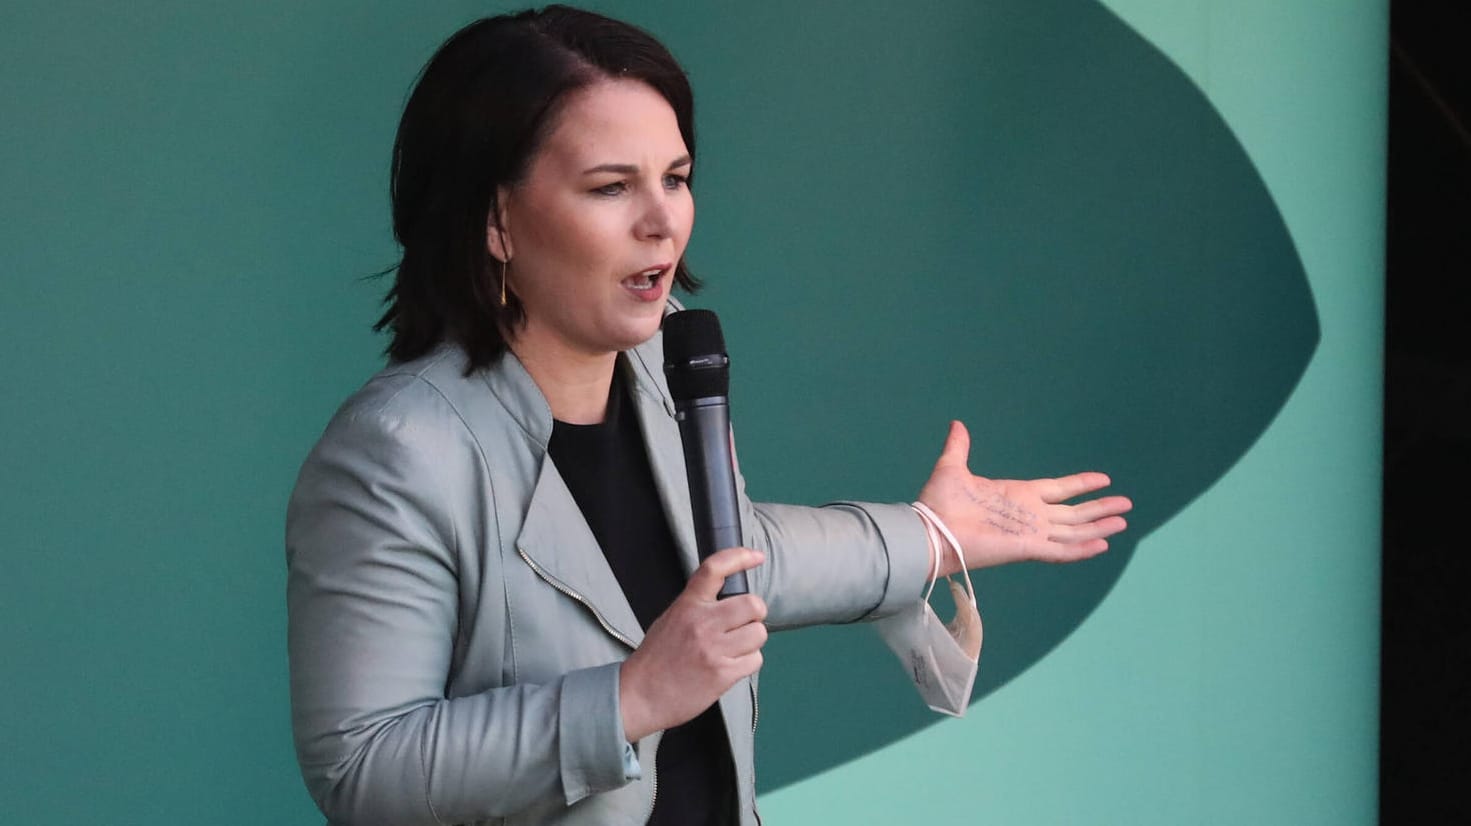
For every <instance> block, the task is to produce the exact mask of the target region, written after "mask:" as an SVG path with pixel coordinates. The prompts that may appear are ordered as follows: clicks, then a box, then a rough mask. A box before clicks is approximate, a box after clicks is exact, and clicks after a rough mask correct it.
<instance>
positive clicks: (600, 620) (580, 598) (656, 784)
mask: <svg viewBox="0 0 1471 826" xmlns="http://www.w3.org/2000/svg"><path fill="white" fill-rule="evenodd" d="M516 553H517V554H518V555H519V556H520V557H521V559H522V560H523V561H524V562H525V563H526V564H527V565H529V566H531V570H532V571H534V572H536V575H537V576H539V577H541V579H542V581H543V582H545V583H546V584H548V585H550V586H552V587H553V588H556V589H557V590H558V591H560V592H561V593H563V594H565V595H567V596H569V597H571V598H573V599H575V600H577V601H578V602H580V603H582V606H583V607H584V608H586V609H587V610H588V611H590V612H592V615H593V619H596V620H597V621H598V625H601V626H603V630H604V631H607V632H608V633H609V634H612V635H613V636H614V637H615V638H617V640H618V641H619V642H621V643H623V644H624V645H626V646H628V647H629V648H638V646H637V645H634V643H633V640H631V639H629V638H628V637H626V636H624V635H623V634H621V633H619V631H618V629H616V628H614V627H613V626H611V625H609V624H608V621H607V620H605V619H603V615H602V614H601V613H599V612H598V609H596V608H594V607H593V605H592V603H591V602H588V601H587V598H586V597H584V596H583V595H582V594H579V593H577V592H576V591H574V590H572V589H571V588H568V587H567V586H566V585H563V584H562V583H560V582H558V581H557V580H555V579H553V578H552V576H551V574H548V573H547V572H546V571H543V570H542V569H541V566H540V565H537V564H536V563H535V562H532V561H531V557H529V556H527V555H526V551H524V550H522V548H521V546H520V545H517V546H516ZM754 696H755V695H754V694H753V695H752V697H754ZM751 730H752V731H755V728H754V726H753V727H752V729H751ZM653 785H654V793H653V795H652V796H651V797H650V798H649V813H648V815H645V816H644V819H645V820H648V818H649V815H652V814H653V813H654V805H655V804H657V803H658V802H659V770H658V768H657V767H656V768H655V769H654V783H653Z"/></svg>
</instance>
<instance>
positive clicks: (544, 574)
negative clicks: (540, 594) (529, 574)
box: [516, 545, 638, 648]
mask: <svg viewBox="0 0 1471 826" xmlns="http://www.w3.org/2000/svg"><path fill="white" fill-rule="evenodd" d="M516 553H518V554H520V555H521V559H523V560H525V562H526V564H527V565H530V566H531V570H533V571H535V572H536V575H537V576H539V577H541V578H542V580H544V581H545V582H546V584H548V585H550V586H552V587H553V588H556V589H557V590H558V591H561V592H562V593H563V594H566V595H567V596H569V597H571V598H573V599H575V600H577V601H578V602H580V603H582V605H583V607H584V608H586V609H587V610H589V611H591V612H592V615H593V618H594V619H596V620H597V621H598V625H601V626H603V630H604V631H607V632H608V633H609V634H612V635H613V636H614V637H616V638H617V639H618V641H619V642H621V643H623V644H624V645H626V646H628V647H629V648H638V646H637V645H635V644H634V642H633V640H631V639H629V638H628V637H626V636H624V635H623V634H622V633H620V632H619V631H618V629H616V628H614V627H613V626H611V625H609V624H608V621H607V620H605V619H603V615H602V614H601V613H599V612H598V609H596V608H594V607H593V604H592V603H591V602H588V601H587V598H586V597H584V596H583V595H582V594H579V593H577V592H576V591H574V590H572V589H571V588H568V587H567V586H566V585H563V584H562V583H560V582H558V581H557V580H555V579H553V578H552V576H551V575H550V574H548V573H547V572H546V571H543V570H542V569H541V566H540V565H537V564H536V563H535V562H532V561H531V557H529V556H527V555H526V552H525V551H523V550H521V546H520V545H517V546H516Z"/></svg>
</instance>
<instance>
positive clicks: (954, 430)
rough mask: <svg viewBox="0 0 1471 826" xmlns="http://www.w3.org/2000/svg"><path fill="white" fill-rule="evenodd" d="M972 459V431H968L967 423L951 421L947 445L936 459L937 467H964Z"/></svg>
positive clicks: (946, 440) (946, 438)
mask: <svg viewBox="0 0 1471 826" xmlns="http://www.w3.org/2000/svg"><path fill="white" fill-rule="evenodd" d="M969 460H970V433H969V432H967V431H966V429H965V425H963V424H961V423H960V422H958V421H953V422H951V423H950V432H949V433H948V434H947V435H946V436H945V447H944V448H942V449H941V450H940V458H939V459H937V460H936V461H935V467H937V468H940V467H946V466H952V465H953V466H956V467H960V468H962V469H964V468H965V467H966V463H967V462H968V461H969Z"/></svg>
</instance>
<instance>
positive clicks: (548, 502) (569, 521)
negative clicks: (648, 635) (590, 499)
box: [516, 458, 644, 647]
mask: <svg viewBox="0 0 1471 826" xmlns="http://www.w3.org/2000/svg"><path fill="white" fill-rule="evenodd" d="M516 546H517V550H519V551H520V552H521V553H522V554H523V555H524V556H525V557H526V558H527V560H528V562H530V563H531V566H532V568H533V569H534V570H535V571H536V573H537V574H538V575H539V576H541V577H542V578H543V579H546V580H548V581H549V582H551V584H552V586H553V587H555V588H557V589H558V590H560V591H562V593H564V594H566V595H567V596H570V597H572V598H573V599H575V600H577V601H579V602H581V603H582V604H583V605H585V606H587V608H588V609H589V610H591V611H592V612H593V614H595V615H596V616H597V619H598V621H599V622H600V623H601V624H602V625H603V626H604V627H605V628H606V629H607V630H608V631H609V632H610V633H612V634H613V635H614V636H616V637H622V638H623V641H624V642H625V643H628V644H629V645H631V646H635V647H636V646H637V645H638V644H639V643H640V642H642V641H643V638H644V632H643V628H642V626H640V625H639V622H638V617H636V616H634V613H633V608H632V607H630V606H629V604H628V598H627V597H625V596H624V595H623V589H622V588H621V587H619V585H618V579H617V578H616V577H615V576H613V570H612V569H611V568H609V567H608V560H607V558H606V557H605V556H603V550H602V548H601V547H599V546H598V541H597V539H596V538H595V537H594V536H593V534H592V529H591V528H589V527H588V526H587V520H586V519H584V518H583V517H582V511H581V510H580V509H579V508H578V507H577V501H576V500H575V499H573V498H572V492H571V491H570V490H568V489H567V483H566V482H564V481H563V480H562V475H561V474H560V473H558V472H557V467H556V464H555V463H553V462H552V461H551V459H550V458H546V459H544V460H543V461H542V463H541V474H540V477H539V478H538V479H537V482H536V488H535V490H533V491H532V494H531V503H530V504H529V505H528V506H527V510H526V520H525V522H523V523H522V525H521V534H520V536H518V537H517V539H516Z"/></svg>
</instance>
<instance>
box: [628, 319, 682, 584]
mask: <svg viewBox="0 0 1471 826" xmlns="http://www.w3.org/2000/svg"><path fill="white" fill-rule="evenodd" d="M663 341H664V339H663V334H662V333H661V334H660V335H656V336H654V338H653V339H652V340H651V341H649V342H647V343H645V344H643V345H642V346H640V347H639V348H637V349H636V350H633V351H631V353H630V358H629V360H628V367H627V369H628V370H629V371H630V372H631V373H632V378H633V386H634V388H635V392H634V397H635V399H637V407H638V423H639V427H640V428H641V429H642V431H643V436H644V450H645V452H647V453H648V455H649V467H650V469H651V470H652V471H653V473H654V485H655V487H657V488H658V489H659V503H660V504H661V505H663V506H664V516H665V518H666V519H668V520H669V530H670V531H671V532H672V533H673V534H674V545H675V547H676V548H677V549H678V551H679V564H680V566H681V567H683V568H684V573H685V576H689V575H690V574H692V573H694V571H695V568H697V567H699V565H700V559H699V555H698V553H697V551H696V549H697V547H698V546H697V545H696V544H695V517H694V513H693V511H691V509H690V483H689V476H688V472H687V471H686V470H685V465H684V446H683V443H682V442H681V441H680V437H679V422H677V421H675V419H674V402H673V401H672V400H670V398H669V396H668V393H667V392H666V390H665V384H664V381H663V354H664V343H663ZM650 351H652V352H650ZM651 356H654V357H656V358H655V361H656V364H657V365H658V368H659V373H658V375H657V376H656V375H655V374H654V373H653V372H652V369H651V368H650V367H649V361H650V357H651Z"/></svg>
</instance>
